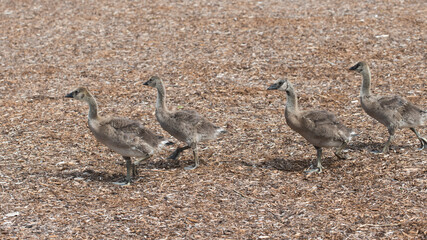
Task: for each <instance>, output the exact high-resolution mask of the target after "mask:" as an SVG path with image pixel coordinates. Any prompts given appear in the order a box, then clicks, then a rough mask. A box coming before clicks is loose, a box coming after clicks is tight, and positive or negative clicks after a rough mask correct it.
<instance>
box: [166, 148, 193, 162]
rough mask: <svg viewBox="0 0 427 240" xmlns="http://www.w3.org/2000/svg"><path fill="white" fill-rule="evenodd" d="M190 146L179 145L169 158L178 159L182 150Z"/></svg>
mask: <svg viewBox="0 0 427 240" xmlns="http://www.w3.org/2000/svg"><path fill="white" fill-rule="evenodd" d="M189 148H190V146H185V147H179V148H177V149H176V150H175V151H174V152H173V153H172V154H171V155H170V156H169V157H168V159H172V160H176V159H177V158H178V157H179V155H180V154H181V152H183V151H184V150H187V149H189Z"/></svg>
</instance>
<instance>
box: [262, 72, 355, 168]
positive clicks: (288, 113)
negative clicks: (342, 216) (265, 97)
mask: <svg viewBox="0 0 427 240" xmlns="http://www.w3.org/2000/svg"><path fill="white" fill-rule="evenodd" d="M268 90H282V91H286V95H287V99H286V109H285V118H286V123H287V124H288V125H289V127H290V128H291V129H292V130H294V131H295V132H297V133H299V134H300V135H301V136H303V137H304V138H305V139H306V140H307V141H308V142H309V143H311V144H313V146H314V147H315V148H316V151H317V164H316V166H315V165H314V164H312V165H311V167H310V168H309V169H308V170H306V173H308V174H311V173H313V172H319V173H321V172H322V169H323V167H322V163H321V159H322V148H324V147H326V148H331V147H336V148H337V150H336V151H335V155H336V156H337V157H338V158H340V159H345V158H346V157H345V156H344V155H343V154H342V150H343V149H344V148H345V147H346V146H347V144H348V142H350V140H351V138H352V137H353V136H354V135H355V133H354V132H353V131H352V130H351V129H349V128H347V127H345V126H344V125H343V124H341V123H340V122H339V121H338V119H337V118H336V117H335V115H334V114H333V113H330V112H327V111H324V110H300V108H299V106H298V100H297V96H296V93H295V91H294V88H293V86H292V84H291V83H290V82H289V81H288V80H278V81H277V82H276V83H274V84H272V85H271V86H270V87H269V88H268Z"/></svg>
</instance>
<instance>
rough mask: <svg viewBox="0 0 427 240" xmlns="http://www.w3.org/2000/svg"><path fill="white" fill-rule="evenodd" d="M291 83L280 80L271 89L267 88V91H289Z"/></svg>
mask: <svg viewBox="0 0 427 240" xmlns="http://www.w3.org/2000/svg"><path fill="white" fill-rule="evenodd" d="M289 85H290V83H289V82H288V80H286V79H280V80H278V81H277V82H275V83H273V84H272V85H270V87H268V88H267V90H282V91H287V90H288V88H289Z"/></svg>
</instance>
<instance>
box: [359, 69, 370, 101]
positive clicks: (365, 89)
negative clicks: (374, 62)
mask: <svg viewBox="0 0 427 240" xmlns="http://www.w3.org/2000/svg"><path fill="white" fill-rule="evenodd" d="M361 74H362V78H363V81H362V87H361V89H360V96H361V97H368V96H370V95H371V72H370V71H369V67H368V66H366V67H365V68H364V69H363V71H362V72H361Z"/></svg>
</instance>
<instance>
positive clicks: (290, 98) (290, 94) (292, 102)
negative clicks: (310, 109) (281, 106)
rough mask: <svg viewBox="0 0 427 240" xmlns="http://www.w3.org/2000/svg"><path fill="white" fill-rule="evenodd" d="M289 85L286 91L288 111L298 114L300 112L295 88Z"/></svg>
mask: <svg viewBox="0 0 427 240" xmlns="http://www.w3.org/2000/svg"><path fill="white" fill-rule="evenodd" d="M288 84H289V85H288V88H287V89H286V95H287V99H286V110H287V111H290V112H297V111H298V110H299V108H298V100H297V96H296V93H295V91H294V87H293V86H292V85H291V84H290V83H288Z"/></svg>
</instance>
